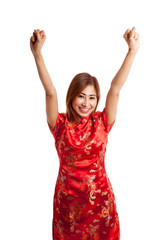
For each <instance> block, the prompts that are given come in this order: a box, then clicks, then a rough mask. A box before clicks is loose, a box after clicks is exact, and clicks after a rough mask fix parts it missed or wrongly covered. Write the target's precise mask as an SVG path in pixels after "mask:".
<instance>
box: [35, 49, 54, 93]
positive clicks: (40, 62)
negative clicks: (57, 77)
mask: <svg viewBox="0 0 160 240" xmlns="http://www.w3.org/2000/svg"><path fill="white" fill-rule="evenodd" d="M34 59H35V62H36V66H37V70H38V74H39V77H40V80H41V82H42V85H43V87H44V89H45V92H46V95H54V94H55V93H56V89H55V87H54V85H53V83H52V80H51V77H50V75H49V73H48V71H47V68H46V66H45V62H44V59H43V56H42V54H41V53H39V54H36V55H34Z"/></svg>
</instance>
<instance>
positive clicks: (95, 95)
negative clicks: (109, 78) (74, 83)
mask: <svg viewBox="0 0 160 240" xmlns="http://www.w3.org/2000/svg"><path fill="white" fill-rule="evenodd" d="M81 94H83V95H86V94H85V93H81ZM90 96H96V94H90Z"/></svg>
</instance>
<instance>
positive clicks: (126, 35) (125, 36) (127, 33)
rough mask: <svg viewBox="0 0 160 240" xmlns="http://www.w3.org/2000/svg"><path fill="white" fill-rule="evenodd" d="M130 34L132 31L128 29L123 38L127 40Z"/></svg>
mask: <svg viewBox="0 0 160 240" xmlns="http://www.w3.org/2000/svg"><path fill="white" fill-rule="evenodd" d="M129 33H130V29H129V28H128V29H127V30H126V32H125V33H124V35H123V37H124V38H125V39H127V37H128V35H129Z"/></svg>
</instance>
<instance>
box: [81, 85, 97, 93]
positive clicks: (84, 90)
mask: <svg viewBox="0 0 160 240" xmlns="http://www.w3.org/2000/svg"><path fill="white" fill-rule="evenodd" d="M81 93H84V94H86V95H91V94H96V90H95V88H94V86H93V85H88V86H87V87H86V88H84V89H83V90H82V91H81Z"/></svg>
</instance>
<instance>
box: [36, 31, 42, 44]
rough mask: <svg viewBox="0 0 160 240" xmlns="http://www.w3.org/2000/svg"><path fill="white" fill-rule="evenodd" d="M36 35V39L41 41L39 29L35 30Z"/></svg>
mask: <svg viewBox="0 0 160 240" xmlns="http://www.w3.org/2000/svg"><path fill="white" fill-rule="evenodd" d="M36 33H37V34H36V35H37V40H38V41H39V42H40V41H41V36H40V32H39V30H37V31H36Z"/></svg>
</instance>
